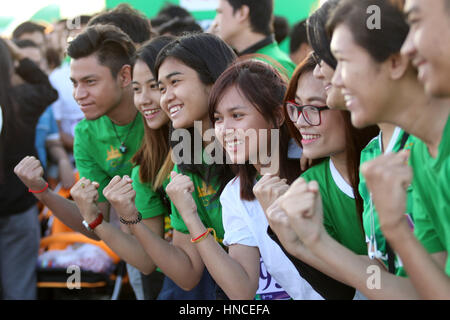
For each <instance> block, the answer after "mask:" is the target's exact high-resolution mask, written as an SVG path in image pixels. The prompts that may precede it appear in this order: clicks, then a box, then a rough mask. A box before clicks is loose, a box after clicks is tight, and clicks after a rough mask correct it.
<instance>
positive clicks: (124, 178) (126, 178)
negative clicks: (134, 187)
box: [123, 176, 133, 183]
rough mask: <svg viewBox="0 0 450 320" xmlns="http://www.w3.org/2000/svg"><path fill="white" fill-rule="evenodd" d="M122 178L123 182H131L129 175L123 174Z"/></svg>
mask: <svg viewBox="0 0 450 320" xmlns="http://www.w3.org/2000/svg"><path fill="white" fill-rule="evenodd" d="M123 180H125V182H127V183H131V182H133V180H132V179H131V178H130V177H129V176H124V177H123Z"/></svg>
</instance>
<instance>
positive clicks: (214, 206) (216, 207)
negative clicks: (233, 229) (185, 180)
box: [170, 165, 225, 243]
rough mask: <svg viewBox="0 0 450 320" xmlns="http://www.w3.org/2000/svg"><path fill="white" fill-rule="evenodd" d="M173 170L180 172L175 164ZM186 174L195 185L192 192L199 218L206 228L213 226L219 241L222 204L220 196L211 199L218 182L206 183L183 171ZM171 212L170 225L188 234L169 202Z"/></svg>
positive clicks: (221, 238)
mask: <svg viewBox="0 0 450 320" xmlns="http://www.w3.org/2000/svg"><path fill="white" fill-rule="evenodd" d="M173 171H175V172H177V173H181V171H180V169H179V168H178V166H177V165H175V166H174V168H173ZM183 174H184V175H186V176H188V177H189V178H190V179H191V180H192V182H193V183H194V186H195V191H194V192H193V193H192V197H193V198H194V201H195V205H196V206H197V213H198V215H199V217H200V220H201V221H202V222H203V224H204V225H205V227H206V228H214V230H215V231H216V235H217V238H218V240H219V242H220V243H222V241H223V236H224V233H225V232H224V229H223V223H222V206H221V205H220V197H218V196H217V197H216V198H215V199H214V200H213V199H212V198H213V197H214V196H215V195H216V193H217V190H218V189H219V182H215V183H213V184H211V185H207V184H206V183H205V181H204V180H203V179H201V178H200V177H199V176H198V175H196V174H192V173H190V172H189V173H183ZM171 209H172V214H171V215H170V220H171V223H172V227H173V228H174V229H175V230H177V231H179V232H182V233H185V234H188V233H189V230H188V228H187V226H186V224H185V223H184V221H183V218H182V217H181V215H180V213H179V212H178V210H177V208H176V207H175V205H174V204H173V203H172V202H171Z"/></svg>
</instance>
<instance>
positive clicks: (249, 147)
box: [214, 86, 273, 164]
mask: <svg viewBox="0 0 450 320" xmlns="http://www.w3.org/2000/svg"><path fill="white" fill-rule="evenodd" d="M214 119H215V122H214V129H215V134H216V137H217V139H218V140H219V141H220V142H221V143H222V145H223V147H224V149H225V150H226V152H227V154H228V155H229V157H230V159H231V160H232V162H233V163H234V164H244V163H245V162H246V161H249V160H251V159H257V158H258V155H259V154H258V153H259V152H261V151H260V150H259V146H260V141H259V139H260V138H263V139H267V140H266V141H267V143H265V144H264V143H263V144H261V145H264V146H270V129H272V128H273V124H271V123H269V122H268V121H267V120H266V119H265V118H264V117H263V115H262V114H261V113H260V112H259V111H258V110H257V109H256V108H255V107H254V106H253V105H252V104H251V103H250V102H249V101H248V100H247V99H246V98H245V97H244V96H243V95H242V94H241V93H240V92H239V91H238V90H237V89H236V86H232V87H230V88H228V89H227V90H226V91H225V93H224V94H223V96H222V99H220V101H219V102H218V104H217V108H216V110H215V112H214ZM262 130H265V131H262ZM260 133H261V136H260ZM264 152H265V151H264ZM261 154H262V153H261ZM264 154H266V153H264ZM255 162H256V161H255ZM252 164H255V163H253V162H252Z"/></svg>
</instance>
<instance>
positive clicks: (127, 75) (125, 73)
mask: <svg viewBox="0 0 450 320" xmlns="http://www.w3.org/2000/svg"><path fill="white" fill-rule="evenodd" d="M117 77H118V80H119V83H120V86H121V87H122V88H125V87H128V86H129V85H130V84H131V81H132V76H131V66H130V65H129V64H125V65H123V66H122V68H121V69H120V71H119V73H118V75H117Z"/></svg>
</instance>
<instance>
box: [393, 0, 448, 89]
mask: <svg viewBox="0 0 450 320" xmlns="http://www.w3.org/2000/svg"><path fill="white" fill-rule="evenodd" d="M446 1H447V0H433V1H429V0H427V1H425V0H407V1H406V5H405V12H406V14H407V19H408V22H409V24H410V31H409V34H408V38H407V39H406V41H405V43H404V45H403V48H402V53H403V54H405V55H407V56H409V57H410V59H411V60H412V62H413V65H414V66H415V67H416V68H417V70H418V72H419V80H420V81H421V82H422V83H423V84H424V85H425V90H426V92H427V93H428V94H429V95H433V96H436V97H449V96H450V59H449V57H450V8H447V7H446V6H447V4H446V3H445V2H446Z"/></svg>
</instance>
